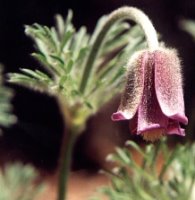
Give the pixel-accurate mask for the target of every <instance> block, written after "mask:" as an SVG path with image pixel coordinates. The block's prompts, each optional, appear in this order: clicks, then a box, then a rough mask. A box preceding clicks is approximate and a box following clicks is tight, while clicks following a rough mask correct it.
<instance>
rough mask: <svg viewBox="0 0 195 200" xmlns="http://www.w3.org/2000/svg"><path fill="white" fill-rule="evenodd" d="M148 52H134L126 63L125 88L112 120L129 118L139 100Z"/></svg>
mask: <svg viewBox="0 0 195 200" xmlns="http://www.w3.org/2000/svg"><path fill="white" fill-rule="evenodd" d="M147 59H148V53H147V52H144V51H141V52H139V53H136V54H135V55H134V56H133V57H132V58H131V59H130V61H129V63H128V65H127V67H128V68H127V78H126V80H127V81H126V85H125V90H124V92H123V94H122V96H121V102H120V106H119V109H118V111H117V112H116V113H114V114H113V115H112V120H114V121H118V120H125V119H126V120H127V119H131V118H132V117H133V116H134V115H135V113H136V111H137V108H138V106H139V104H140V102H141V98H142V94H143V87H144V66H145V63H146V61H147Z"/></svg>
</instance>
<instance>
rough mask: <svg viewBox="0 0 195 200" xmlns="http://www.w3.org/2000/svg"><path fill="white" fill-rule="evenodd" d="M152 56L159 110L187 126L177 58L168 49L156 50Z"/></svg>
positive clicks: (174, 53)
mask: <svg viewBox="0 0 195 200" xmlns="http://www.w3.org/2000/svg"><path fill="white" fill-rule="evenodd" d="M154 56H155V57H154V63H155V90H156V95H157V99H158V102H159V104H160V108H161V110H162V112H163V113H164V114H165V115H166V116H168V117H169V118H171V119H174V120H177V121H179V122H182V123H184V124H187V123H188V119H187V117H186V116H185V114H184V99H183V89H182V77H181V66H180V61H179V58H178V57H177V54H176V52H175V51H174V50H169V49H163V50H157V51H155V52H154Z"/></svg>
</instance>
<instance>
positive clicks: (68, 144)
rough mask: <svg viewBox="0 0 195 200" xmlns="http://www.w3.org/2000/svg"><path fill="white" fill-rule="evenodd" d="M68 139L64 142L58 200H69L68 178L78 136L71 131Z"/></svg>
mask: <svg viewBox="0 0 195 200" xmlns="http://www.w3.org/2000/svg"><path fill="white" fill-rule="evenodd" d="M65 134H66V133H65ZM67 134H69V135H68V137H65V138H64V140H63V142H62V149H61V155H60V173H59V183H58V200H65V199H67V187H68V178H69V174H70V168H71V157H72V151H73V147H74V143H75V141H76V135H77V134H75V133H74V132H73V131H71V130H70V131H69V133H67Z"/></svg>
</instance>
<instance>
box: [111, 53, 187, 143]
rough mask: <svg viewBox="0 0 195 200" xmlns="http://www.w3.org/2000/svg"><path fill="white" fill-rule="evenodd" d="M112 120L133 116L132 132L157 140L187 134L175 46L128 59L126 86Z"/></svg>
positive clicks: (126, 118)
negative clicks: (184, 127) (172, 48)
mask: <svg viewBox="0 0 195 200" xmlns="http://www.w3.org/2000/svg"><path fill="white" fill-rule="evenodd" d="M112 120H113V121H119V120H131V121H130V129H131V132H132V133H136V134H138V135H139V134H140V135H142V136H143V138H144V139H145V140H150V141H154V140H156V139H159V138H160V137H161V136H163V135H166V134H177V135H181V136H184V135H185V132H184V129H182V128H181V127H180V123H182V124H185V125H186V124H187V123H188V119H187V117H186V116H185V113H184V99H183V89H182V75H181V66H180V60H179V58H178V56H177V54H176V52H175V51H174V50H170V49H159V50H155V51H146V50H145V51H141V52H138V53H136V54H135V55H134V56H133V57H132V59H131V60H130V62H129V63H128V70H127V80H126V86H125V90H124V92H123V94H122V97H121V103H120V106H119V109H118V111H117V112H116V113H114V114H113V115H112Z"/></svg>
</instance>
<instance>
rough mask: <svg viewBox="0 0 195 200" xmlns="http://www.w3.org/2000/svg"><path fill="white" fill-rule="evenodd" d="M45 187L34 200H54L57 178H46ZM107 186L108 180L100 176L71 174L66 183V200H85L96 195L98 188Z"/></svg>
mask: <svg viewBox="0 0 195 200" xmlns="http://www.w3.org/2000/svg"><path fill="white" fill-rule="evenodd" d="M46 183H47V187H46V189H45V190H44V191H43V193H41V194H40V195H39V196H38V197H37V198H36V200H56V193H57V188H56V186H57V176H56V175H54V176H50V177H47V178H46ZM106 184H108V180H107V178H106V177H105V176H104V175H101V174H93V175H91V174H88V173H87V172H86V171H84V170H82V171H78V172H73V173H72V174H71V176H70V180H69V183H68V198H67V200H87V199H89V197H91V196H93V195H94V194H95V193H96V190H97V188H98V187H99V186H103V185H106Z"/></svg>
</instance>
